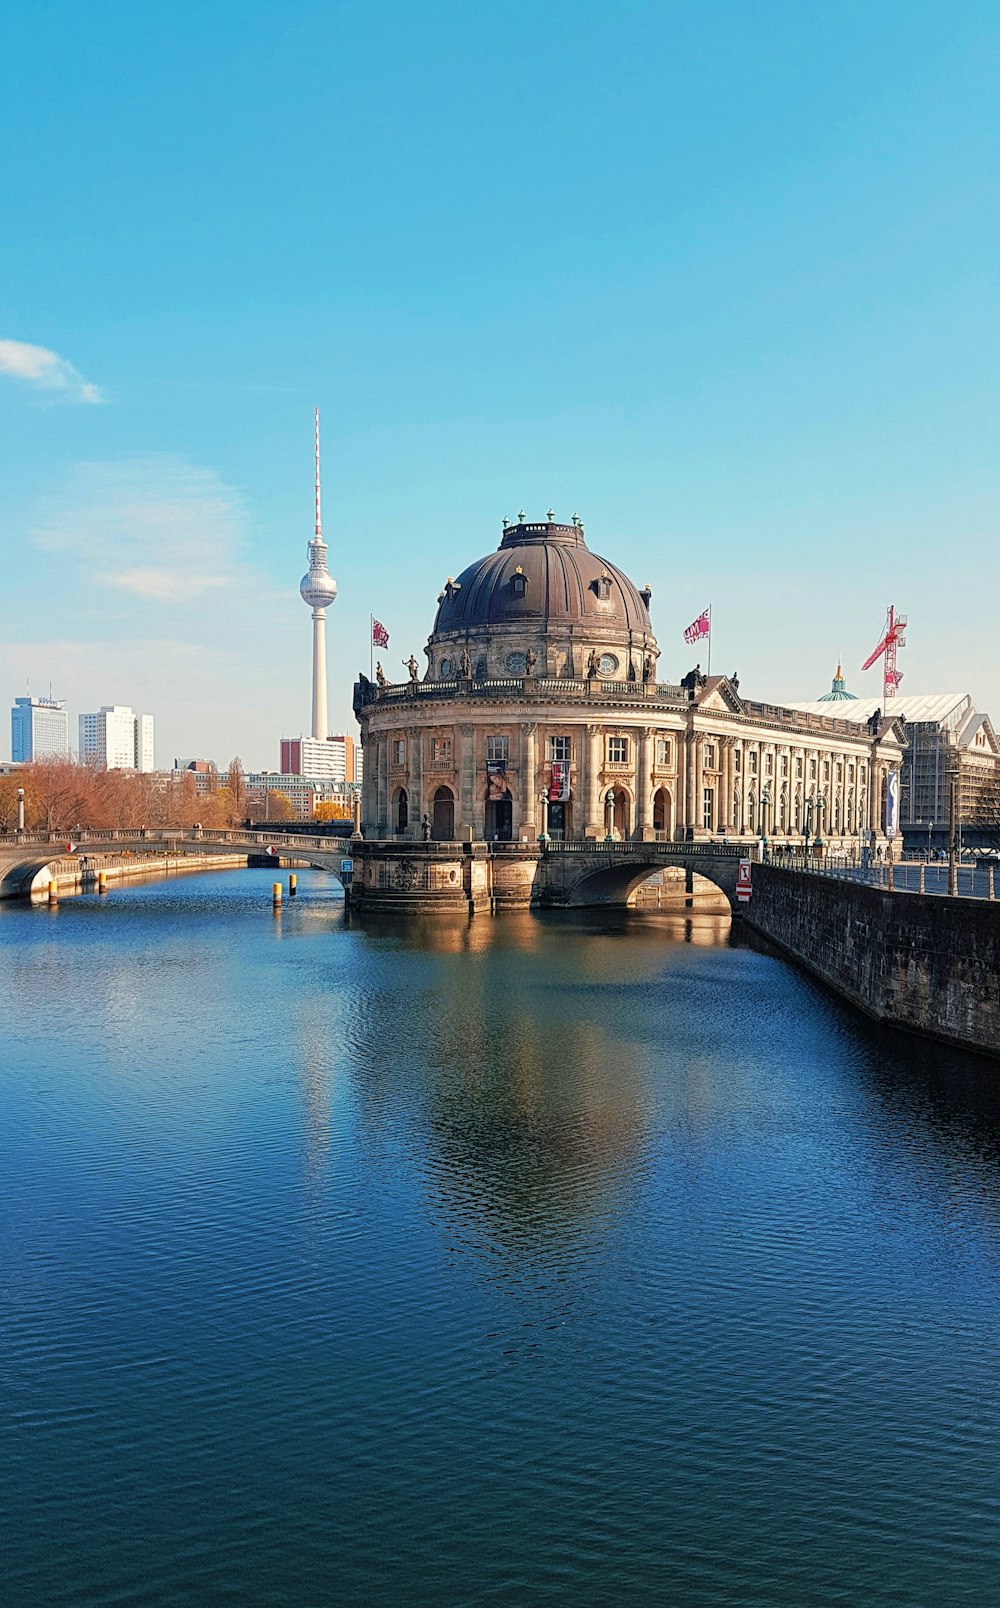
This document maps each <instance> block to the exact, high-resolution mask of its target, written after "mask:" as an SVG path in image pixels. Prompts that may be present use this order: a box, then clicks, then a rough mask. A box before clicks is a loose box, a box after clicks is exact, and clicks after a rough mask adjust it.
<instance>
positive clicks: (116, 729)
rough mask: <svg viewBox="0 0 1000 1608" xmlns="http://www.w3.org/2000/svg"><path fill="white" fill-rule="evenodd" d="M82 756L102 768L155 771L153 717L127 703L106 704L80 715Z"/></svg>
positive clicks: (86, 760)
mask: <svg viewBox="0 0 1000 1608" xmlns="http://www.w3.org/2000/svg"><path fill="white" fill-rule="evenodd" d="M80 758H81V760H83V761H84V762H85V763H88V764H93V765H97V766H98V767H99V768H100V769H101V770H138V771H151V770H152V769H153V768H154V766H153V717H152V715H137V714H135V713H134V711H133V710H131V709H130V708H129V707H128V705H127V704H104V705H102V707H101V708H100V709H99V710H98V711H97V713H96V714H93V715H81V716H80Z"/></svg>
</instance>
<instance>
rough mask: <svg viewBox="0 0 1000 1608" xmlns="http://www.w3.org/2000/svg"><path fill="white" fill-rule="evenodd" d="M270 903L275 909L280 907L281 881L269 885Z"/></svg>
mask: <svg viewBox="0 0 1000 1608" xmlns="http://www.w3.org/2000/svg"><path fill="white" fill-rule="evenodd" d="M271 903H272V904H273V905H274V908H275V910H280V909H281V883H280V882H275V883H274V884H273V885H272V887H271Z"/></svg>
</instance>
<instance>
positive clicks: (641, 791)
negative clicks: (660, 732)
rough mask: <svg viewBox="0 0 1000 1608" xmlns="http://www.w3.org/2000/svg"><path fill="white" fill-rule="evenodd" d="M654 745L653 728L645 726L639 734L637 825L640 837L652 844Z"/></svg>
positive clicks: (636, 791)
mask: <svg viewBox="0 0 1000 1608" xmlns="http://www.w3.org/2000/svg"><path fill="white" fill-rule="evenodd" d="M652 744H653V729H652V727H651V726H643V727H642V728H641V730H640V732H639V741H638V760H637V763H636V786H635V824H636V829H637V831H638V835H639V837H640V838H641V839H642V840H643V842H644V843H648V842H650V840H651V839H652V838H653V836H654V835H655V834H654V832H653V822H652V812H651V807H650V806H651V804H652V799H653V786H652V776H651V772H652V769H653V754H652Z"/></svg>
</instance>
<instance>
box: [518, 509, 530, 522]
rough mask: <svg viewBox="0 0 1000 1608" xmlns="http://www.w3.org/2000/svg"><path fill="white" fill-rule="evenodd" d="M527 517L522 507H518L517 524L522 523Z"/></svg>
mask: <svg viewBox="0 0 1000 1608" xmlns="http://www.w3.org/2000/svg"><path fill="white" fill-rule="evenodd" d="M527 517H528V516H527V514H526V513H525V511H524V509H523V508H520V509H518V514H517V522H518V524H519V525H523V524H524V521H525V520H526V519H527Z"/></svg>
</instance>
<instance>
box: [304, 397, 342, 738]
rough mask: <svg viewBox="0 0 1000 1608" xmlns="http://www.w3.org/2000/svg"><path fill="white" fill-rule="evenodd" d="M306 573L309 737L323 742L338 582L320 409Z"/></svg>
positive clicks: (325, 728) (326, 729) (317, 412)
mask: <svg viewBox="0 0 1000 1608" xmlns="http://www.w3.org/2000/svg"><path fill="white" fill-rule="evenodd" d="M307 551H308V554H309V573H308V574H307V575H303V577H302V584H301V585H300V587H299V592H300V593H301V595H302V598H303V601H304V602H306V603H308V604H309V607H310V608H311V609H312V619H313V687H312V734H313V736H314V737H318V738H320V739H321V740H322V741H325V740H326V738H327V737H328V736H329V735H330V733H329V721H328V719H327V713H326V610H327V605H328V604H329V603H332V602H333V600H334V598H335V597H336V596H337V583H336V581H335V580H334V578H333V576H332V575H331V574H330V572H329V570H328V569H327V567H326V542H325V541H324V540H323V515H322V510H321V507H320V492H319V408H317V409H316V533H315V535H314V536H313V539H312V541H311V542H310V543H309V546H308V549H307Z"/></svg>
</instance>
